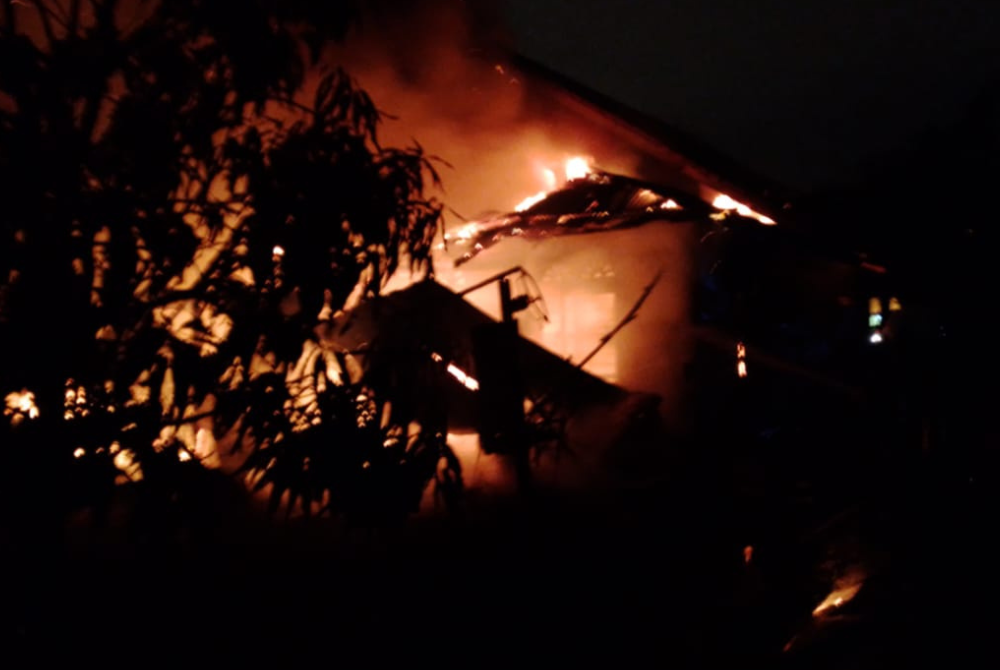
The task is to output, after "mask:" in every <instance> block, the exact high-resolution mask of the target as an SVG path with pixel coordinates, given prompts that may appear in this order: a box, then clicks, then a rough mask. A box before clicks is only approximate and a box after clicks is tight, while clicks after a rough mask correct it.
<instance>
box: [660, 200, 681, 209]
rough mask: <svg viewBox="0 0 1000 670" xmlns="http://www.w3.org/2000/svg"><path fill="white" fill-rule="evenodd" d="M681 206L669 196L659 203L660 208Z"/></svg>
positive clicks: (677, 207)
mask: <svg viewBox="0 0 1000 670" xmlns="http://www.w3.org/2000/svg"><path fill="white" fill-rule="evenodd" d="M680 208H681V206H680V205H678V204H677V201H676V200H674V199H673V198H671V199H670V200H666V201H664V202H662V203H660V209H680Z"/></svg>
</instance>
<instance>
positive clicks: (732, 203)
mask: <svg viewBox="0 0 1000 670" xmlns="http://www.w3.org/2000/svg"><path fill="white" fill-rule="evenodd" d="M712 207H715V208H716V209H721V210H725V211H733V210H735V211H736V213H737V214H739V215H740V216H745V217H747V218H750V219H757V220H758V221H760V222H761V223H763V224H764V225H765V226H773V225H774V224H775V221H774V219H772V218H771V217H768V216H764V215H763V214H761V213H760V212H755V211H754V210H752V209H750V207H748V206H747V205H744V204H743V203H742V202H737V201H736V200H733V199H732V198H730V197H729V196H728V195H725V194H722V195H719V196H718V197H716V198H715V200H713V201H712Z"/></svg>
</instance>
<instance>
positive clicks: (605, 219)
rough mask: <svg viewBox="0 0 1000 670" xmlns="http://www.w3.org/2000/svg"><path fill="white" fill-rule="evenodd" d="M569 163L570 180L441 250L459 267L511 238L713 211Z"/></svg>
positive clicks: (449, 237) (465, 231) (454, 237)
mask: <svg viewBox="0 0 1000 670" xmlns="http://www.w3.org/2000/svg"><path fill="white" fill-rule="evenodd" d="M575 160H577V159H572V160H570V162H569V163H568V164H567V172H566V173H567V176H568V177H570V179H569V180H568V181H567V182H566V184H565V185H564V186H563V187H562V188H561V189H558V190H555V191H552V192H548V193H538V194H536V195H533V196H531V197H529V198H527V199H525V200H524V201H522V202H521V203H519V204H518V205H517V206H516V207H515V208H514V211H513V212H509V213H506V214H501V215H498V216H495V217H491V218H487V219H483V220H480V221H474V222H472V223H469V224H466V225H465V226H462V227H461V228H459V229H457V230H455V231H452V232H449V233H447V234H446V235H445V246H446V247H447V248H448V249H449V251H451V250H454V252H455V253H457V254H458V257H457V258H456V259H455V265H456V266H459V265H462V264H464V263H466V262H468V261H470V260H472V259H473V258H474V257H475V256H477V255H478V254H479V253H481V252H482V251H484V250H486V249H488V248H489V247H491V246H493V245H495V244H497V243H498V242H500V241H502V240H504V239H508V238H514V237H523V238H525V239H533V240H538V239H545V238H549V237H556V236H560V235H568V234H580V233H590V232H601V231H607V230H615V229H619V228H628V227H633V226H638V225H642V224H644V223H647V222H650V221H654V220H659V221H664V220H665V221H676V222H680V221H689V220H692V219H699V218H703V217H704V216H705V215H707V214H709V213H710V212H711V208H710V207H709V206H708V205H706V204H705V203H703V202H701V201H700V200H698V199H696V198H693V197H691V196H688V195H686V194H682V193H680V192H677V191H675V190H673V189H668V188H664V187H660V186H656V185H652V184H646V183H644V182H641V181H639V180H636V179H632V178H630V177H624V176H621V175H616V174H611V173H608V172H601V171H596V170H594V171H590V172H587V173H585V174H582V175H581V171H582V165H586V163H583V164H582V165H581V164H576V163H574V161H575Z"/></svg>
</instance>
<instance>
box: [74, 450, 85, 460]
mask: <svg viewBox="0 0 1000 670" xmlns="http://www.w3.org/2000/svg"><path fill="white" fill-rule="evenodd" d="M86 453H87V452H86V451H85V450H84V448H83V447H77V448H76V450H75V451H74V452H73V458H83V457H84V455H85V454H86Z"/></svg>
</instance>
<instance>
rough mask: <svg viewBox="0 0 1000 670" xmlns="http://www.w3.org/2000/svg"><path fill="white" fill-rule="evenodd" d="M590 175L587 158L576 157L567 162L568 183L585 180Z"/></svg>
mask: <svg viewBox="0 0 1000 670" xmlns="http://www.w3.org/2000/svg"><path fill="white" fill-rule="evenodd" d="M588 174H590V164H589V163H588V162H587V159H586V158H583V157H581V156H574V157H573V158H570V159H569V160H568V161H566V181H573V180H574V179H583V178H584V177H586V176H587V175H588Z"/></svg>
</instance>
